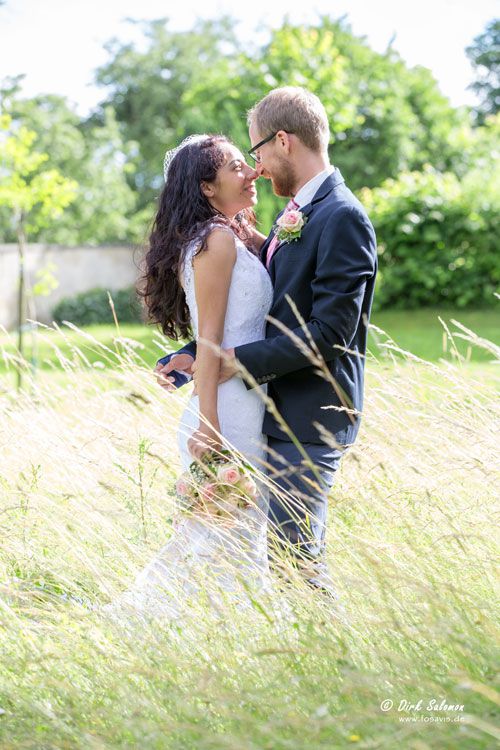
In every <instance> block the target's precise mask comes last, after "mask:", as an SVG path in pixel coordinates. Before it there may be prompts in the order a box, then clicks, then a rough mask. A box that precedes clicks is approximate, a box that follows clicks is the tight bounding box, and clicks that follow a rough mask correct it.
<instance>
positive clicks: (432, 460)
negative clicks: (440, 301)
mask: <svg viewBox="0 0 500 750" xmlns="http://www.w3.org/2000/svg"><path fill="white" fill-rule="evenodd" d="M453 317H458V320H461V317H460V316H453ZM454 330H455V331H456V332H460V329H458V328H455V329H454ZM66 333H67V332H64V333H63V334H49V336H59V337H61V336H63V335H64V336H66ZM462 333H463V335H465V336H466V337H467V338H468V339H469V340H468V342H465V345H466V347H467V346H471V348H476V347H480V346H481V342H475V343H473V336H472V335H470V334H466V333H464V332H463V331H462ZM121 335H122V337H121V338H119V337H117V335H116V332H115V334H114V336H113V335H112V334H109V337H108V338H105V343H104V346H103V345H102V342H101V343H99V341H98V340H97V338H92V334H89V332H88V331H87V332H85V333H77V332H75V333H72V334H71V335H70V336H68V337H67V339H66V340H65V341H63V342H62V343H61V339H59V343H58V347H59V354H57V352H56V356H58V357H59V360H58V362H57V366H55V367H52V368H48V369H47V370H46V371H45V372H43V373H41V374H38V375H37V377H36V378H35V379H31V377H32V376H31V374H30V371H29V368H27V369H26V375H25V388H24V390H23V391H21V392H16V391H15V390H14V389H13V388H12V383H13V377H12V378H10V376H9V374H8V373H7V374H6V375H4V376H3V383H4V390H3V393H2V395H1V396H0V417H1V422H0V439H1V443H2V467H1V469H0V487H1V498H2V499H1V505H0V525H1V530H2V550H1V553H0V568H1V570H2V575H1V579H0V580H1V584H0V585H1V594H0V628H1V631H2V632H1V637H2V647H3V654H2V660H1V664H0V708H1V709H2V711H3V712H4V713H2V714H1V715H0V746H1V747H2V748H4V747H5V748H17V747H26V748H36V749H37V750H39V749H40V748H56V747H57V748H111V747H112V748H115V747H116V748H133V747H143V748H147V749H148V750H149V748H155V749H156V748H158V750H163V748H186V749H187V748H189V749H190V748H194V749H196V750H198V749H204V748H210V749H213V750H219V749H221V748H238V750H239V749H240V748H242V749H247V748H248V749H249V750H254V749H255V750H257V748H258V749H259V750H260V749H261V748H269V750H281V749H283V750H285V749H287V750H288V749H289V748H293V750H303V749H304V750H316V749H319V748H325V750H326V749H328V750H331V749H332V748H344V747H351V746H352V747H360V748H361V747H363V748H384V750H385V748H393V747H394V748H396V747H397V748H413V749H414V750H421V749H423V748H436V749H437V748H439V750H441V749H442V748H450V750H451V748H464V749H465V750H469V748H481V749H482V748H484V749H485V750H486V749H487V748H490V747H493V746H494V744H495V737H496V736H497V735H495V732H496V731H497V730H496V729H495V728H494V709H495V705H497V704H498V697H497V696H496V694H495V692H494V668H493V665H494V663H495V659H494V653H495V636H496V635H497V633H496V622H497V619H498V609H497V608H496V602H495V599H494V593H493V592H494V585H495V562H496V555H497V553H496V544H495V537H494V534H493V530H494V527H493V512H494V505H495V501H496V496H497V494H498V493H497V489H496V488H497V486H498V460H497V458H498V452H497V451H498V436H497V434H496V431H497V426H498V414H497V410H496V390H495V386H497V385H498V380H497V378H498V376H497V374H496V373H497V365H495V364H485V363H483V364H481V362H476V364H472V365H471V364H468V363H467V362H466V361H463V360H462V359H461V357H460V355H459V354H456V355H454V356H450V357H449V358H448V361H445V360H443V361H441V362H436V361H434V362H425V361H420V360H419V359H416V358H414V357H412V356H411V355H404V354H402V353H401V351H399V350H398V348H397V345H396V344H394V343H391V340H390V339H389V340H388V339H387V337H386V336H385V335H384V334H383V333H381V332H377V331H376V330H374V332H373V337H372V350H373V351H376V352H377V359H375V357H374V355H373V354H371V355H370V356H369V358H368V362H367V384H366V403H365V415H364V421H363V427H362V430H361V432H360V435H359V438H358V441H357V442H356V444H355V446H354V448H353V449H352V450H351V451H350V452H349V453H348V454H347V455H346V456H345V458H344V460H343V464H342V466H341V469H340V471H339V476H338V480H337V483H336V486H335V488H334V490H333V492H332V496H331V503H330V518H329V533H328V555H329V561H330V566H331V569H332V570H333V572H334V574H335V577H336V582H337V586H338V589H339V591H340V593H341V596H342V598H343V601H344V604H345V607H346V610H347V616H348V624H343V623H342V622H340V621H339V620H338V619H337V618H336V617H335V616H334V612H333V610H332V609H331V607H330V606H329V605H328V604H326V603H325V602H324V601H323V600H321V599H320V598H318V597H317V596H315V595H314V594H313V593H312V591H311V590H310V589H308V588H306V587H304V586H299V585H297V587H296V588H295V589H291V590H290V591H289V593H288V597H289V601H290V605H291V608H292V611H291V613H290V615H289V616H288V617H287V619H285V621H281V620H280V621H278V622H276V621H275V618H274V614H273V611H272V608H271V607H268V605H267V603H266V602H259V601H256V603H255V606H254V608H253V609H251V610H250V611H248V612H246V613H243V612H241V611H240V610H237V609H235V608H234V607H233V606H232V604H231V602H229V601H228V602H227V603H226V604H225V605H224V606H223V609H222V612H221V613H219V615H218V616H216V615H214V614H213V613H211V612H210V610H208V609H207V608H206V607H204V606H203V603H200V604H199V606H197V607H195V608H194V610H193V617H192V618H191V619H190V620H189V621H188V622H187V623H184V624H182V625H171V624H170V623H168V622H163V623H162V622H160V623H155V624H154V625H147V624H145V625H142V626H137V625H134V624H133V623H130V626H129V627H127V628H123V627H121V626H119V625H117V624H113V622H112V621H109V620H108V619H107V618H106V617H104V616H103V615H102V614H100V613H99V611H98V610H96V611H94V610H92V607H99V606H100V605H102V604H105V603H107V602H109V601H112V600H113V599H114V598H115V597H116V596H117V595H118V594H119V593H120V592H121V591H123V590H124V589H126V588H127V586H129V585H130V583H131V581H132V580H133V578H134V576H135V574H136V573H137V571H139V570H140V569H141V568H142V566H143V565H144V564H145V563H146V562H147V561H148V560H149V559H150V558H151V556H152V555H154V553H155V552H156V551H157V550H158V549H159V548H160V547H161V546H162V544H163V543H164V542H165V540H166V538H167V537H168V535H169V534H170V533H171V530H172V529H171V520H172V509H173V496H172V484H173V480H174V478H175V476H176V475H177V473H178V472H179V469H180V467H179V459H178V455H177V445H176V438H175V430H176V424H177V420H178V417H179V414H180V412H181V410H182V408H183V404H184V402H185V400H186V398H187V397H188V395H189V389H185V392H184V393H182V392H180V393H179V394H176V396H169V395H167V394H165V393H164V392H163V391H161V390H160V389H159V388H158V386H157V385H156V384H155V382H154V379H153V378H152V376H151V372H150V365H151V362H152V361H154V358H155V357H156V356H157V351H159V350H161V347H160V344H162V342H160V343H159V344H158V345H153V346H152V347H151V345H150V343H149V342H145V345H146V346H147V347H148V350H147V351H145V350H142V349H141V347H140V346H137V344H135V343H134V342H133V341H128V340H127V338H129V337H130V331H127V329H125V328H123V329H122V330H121ZM73 336H74V337H75V338H74V339H73V338H72V337H73ZM89 336H90V338H89ZM106 336H108V334H106ZM53 340H54V339H53ZM457 340H458V339H457ZM84 341H85V342H86V343H85V347H87V348H85V349H84V347H83V342H84ZM75 343H76V345H77V347H78V348H79V349H80V352H81V353H79V352H78V351H77V349H76V348H75ZM162 345H163V344H162ZM460 345H462V342H460ZM49 346H51V345H50V344H49ZM447 348H448V352H449V351H450V350H452V349H453V341H452V340H448V345H447ZM482 348H483V351H484V352H485V355H484V356H485V357H486V358H487V359H489V360H490V361H491V362H493V361H495V360H497V361H498V352H496V350H495V348H494V347H493V346H491V345H490V346H489V349H488V348H487V345H485V344H483V345H482ZM89 351H93V353H94V354H95V357H96V358H95V360H93V359H91V356H90V354H89ZM94 354H92V356H94ZM11 355H12V350H10V351H9V352H7V353H5V363H6V368H8V370H9V371H10V375H11V376H13V368H14V361H13V360H12V358H11ZM144 355H145V356H144ZM96 362H98V363H99V362H100V363H102V365H101V364H97V366H96V364H95V363H96ZM141 502H142V503H143V505H144V507H143V508H141ZM144 510H145V512H143V511H144ZM386 699H390V700H392V701H394V707H393V708H392V710H389V711H387V712H384V711H382V710H381V708H380V705H381V702H382V701H383V700H386ZM420 699H422V700H423V705H424V710H421V711H417V712H415V711H413V712H409V713H405V712H399V711H398V710H397V707H398V705H399V704H400V702H401V701H403V700H408V701H409V702H411V703H417V702H418V701H419V700H420ZM432 699H435V700H436V701H437V702H438V703H440V702H441V700H442V699H445V700H446V702H447V703H448V704H463V705H464V710H463V712H451V713H449V714H447V713H446V712H445V711H440V712H431V711H426V710H425V707H426V706H427V704H428V702H429V701H430V700H432ZM402 716H410V717H415V716H422V717H427V721H425V719H422V720H421V721H420V720H419V721H415V722H412V721H410V722H409V723H403V722H400V721H399V718H400V717H402ZM447 716H448V718H451V719H452V720H454V719H456V718H457V717H459V718H461V719H462V720H461V721H460V722H458V721H455V722H453V721H448V722H446V721H445V719H446V717H447ZM437 717H440V718H441V720H442V721H441V722H440V723H438V722H437ZM430 718H432V719H433V721H432V723H431V722H430Z"/></svg>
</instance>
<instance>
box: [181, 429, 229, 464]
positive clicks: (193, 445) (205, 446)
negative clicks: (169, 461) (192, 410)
mask: <svg viewBox="0 0 500 750" xmlns="http://www.w3.org/2000/svg"><path fill="white" fill-rule="evenodd" d="M187 447H188V451H189V453H190V454H191V455H192V456H193V458H197V459H198V460H201V459H202V458H203V456H204V455H205V453H208V452H209V451H220V450H221V448H222V443H221V441H220V437H219V434H218V431H217V430H214V429H213V428H212V427H209V426H208V425H204V424H202V425H200V427H199V428H198V429H197V430H196V431H195V432H193V434H192V435H191V437H190V438H189V440H188V444H187Z"/></svg>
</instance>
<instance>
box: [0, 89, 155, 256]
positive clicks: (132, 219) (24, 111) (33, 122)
mask: <svg viewBox="0 0 500 750" xmlns="http://www.w3.org/2000/svg"><path fill="white" fill-rule="evenodd" d="M20 78H21V77H19V78H17V79H11V80H10V81H5V82H4V85H3V87H2V88H1V89H0V98H1V103H2V109H3V111H4V112H7V113H8V114H9V115H10V117H11V118H12V120H13V122H14V123H16V124H17V125H19V126H20V125H23V126H25V127H28V128H29V129H30V130H32V131H33V132H35V133H36V135H37V147H38V148H39V149H40V150H41V151H43V152H44V153H45V154H46V155H47V166H51V167H53V168H54V169H57V170H59V171H60V172H61V173H62V174H65V175H68V176H71V177H72V178H73V179H74V180H75V181H76V182H77V183H78V193H77V195H76V197H75V200H74V201H73V202H72V204H71V205H70V206H69V208H68V210H67V211H65V212H64V214H63V215H62V216H60V218H59V220H58V221H57V223H56V224H52V225H51V226H50V227H46V226H43V225H41V226H40V227H39V228H38V230H37V231H36V232H35V234H33V236H32V239H33V240H35V239H36V240H37V241H40V242H50V243H54V244H60V245H76V244H94V245H95V244H101V243H110V242H117V241H118V242H119V241H132V242H134V241H141V240H142V239H143V236H144V231H145V230H144V226H143V225H141V222H140V218H141V217H139V216H137V207H136V203H137V201H136V194H135V192H134V190H133V189H132V188H131V187H130V185H129V184H128V181H127V175H128V174H129V173H130V172H131V171H133V169H134V165H133V158H134V155H135V153H136V150H137V149H136V146H135V144H133V143H130V142H129V143H125V142H124V141H123V139H122V137H121V132H120V127H119V125H118V123H117V121H116V118H115V116H114V112H113V110H112V109H111V108H105V109H104V110H103V112H102V118H101V122H99V123H94V122H92V123H87V122H85V121H84V122H82V120H81V119H80V117H79V116H78V115H77V114H76V113H75V112H74V111H73V109H72V108H71V107H70V106H69V104H68V103H67V101H66V99H65V98H64V97H60V96H55V95H50V94H49V95H43V96H36V97H33V98H30V99H26V98H21V97H20V93H19V84H20ZM2 223H3V226H4V227H5V228H4V229H3V232H2V234H3V237H2V239H3V240H4V241H15V237H14V236H13V234H12V228H11V229H10V231H9V229H8V226H9V225H8V223H6V222H2Z"/></svg>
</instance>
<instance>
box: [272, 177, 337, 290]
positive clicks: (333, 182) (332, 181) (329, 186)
mask: <svg viewBox="0 0 500 750" xmlns="http://www.w3.org/2000/svg"><path fill="white" fill-rule="evenodd" d="M343 182H344V178H343V177H342V175H341V174H340V170H339V169H337V168H335V171H334V172H332V173H331V175H328V177H326V178H325V180H324V181H323V182H322V183H321V185H320V186H319V188H318V190H317V191H316V193H315V195H314V197H313V199H312V201H311V202H310V203H308V204H307V205H306V206H304V207H303V208H301V209H299V210H300V212H301V213H302V215H303V216H304V217H309V215H310V214H311V213H312V211H313V210H314V207H315V205H316V204H317V203H319V202H320V201H322V200H323V199H324V198H326V196H327V195H329V194H330V193H331V192H332V190H333V189H334V188H336V187H338V186H339V185H342V184H343ZM283 212H284V210H283V211H282V212H281V213H280V214H278V216H277V217H276V219H278V218H279V217H280V216H281V214H282V213H283ZM306 226H307V225H306ZM304 228H305V227H304ZM271 235H272V236H271ZM271 235H270V236H269V237H268V238H267V240H266V243H265V244H266V252H267V247H269V242H270V241H271V239H272V237H273V236H274V233H271ZM283 245H288V242H286V241H285V240H284V241H283V242H279V243H278V245H277V246H276V249H275V251H274V253H273V257H272V260H271V267H272V265H273V260H274V259H275V257H276V255H277V253H278V251H279V250H281V248H282V247H283ZM263 262H264V264H265V255H264V261H263ZM269 270H271V268H270V269H269ZM273 281H274V274H273Z"/></svg>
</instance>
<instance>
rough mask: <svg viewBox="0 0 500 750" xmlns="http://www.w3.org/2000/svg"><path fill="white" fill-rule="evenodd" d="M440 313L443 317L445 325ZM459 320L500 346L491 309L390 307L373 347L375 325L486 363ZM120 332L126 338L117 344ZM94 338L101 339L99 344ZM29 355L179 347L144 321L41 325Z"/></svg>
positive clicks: (46, 358)
mask: <svg viewBox="0 0 500 750" xmlns="http://www.w3.org/2000/svg"><path fill="white" fill-rule="evenodd" d="M439 318H441V319H442V320H443V322H444V323H445V325H446V327H447V329H448V331H446V330H445V328H444V326H443V324H442V323H441V322H440V320H439ZM453 320H455V321H458V322H459V323H460V324H461V325H463V326H465V328H467V329H469V330H471V331H473V332H474V334H476V335H477V336H479V337H481V338H483V339H487V340H489V341H491V342H493V343H495V344H497V345H500V325H499V320H498V314H497V313H496V312H494V311H491V310H480V311H465V312H463V311H462V312H456V311H449V310H448V311H446V310H412V311H386V312H379V313H376V314H374V315H373V317H372V321H371V322H372V324H373V326H374V327H373V328H372V330H371V333H370V340H369V347H370V351H371V352H372V353H373V355H374V356H375V357H377V358H380V357H381V356H383V355H384V352H386V349H385V348H384V347H383V346H381V344H382V343H383V342H385V341H386V336H383V335H382V334H380V333H378V332H377V330H376V329H375V326H376V327H377V328H379V329H382V330H383V331H385V333H386V334H387V335H388V336H389V337H390V338H391V339H392V340H393V341H395V342H396V344H397V345H398V346H399V347H400V348H401V349H404V350H407V351H409V352H411V353H413V354H414V355H416V356H417V357H420V358H422V359H425V360H428V361H431V362H436V361H438V360H439V359H441V358H443V359H445V360H450V361H453V360H454V359H456V352H458V353H459V354H460V356H461V357H463V358H464V360H465V361H471V362H488V361H490V360H491V359H492V354H491V353H490V352H489V351H487V350H486V349H484V348H482V347H481V346H477V345H474V343H473V342H472V341H471V340H470V339H469V340H467V341H464V340H463V339H462V338H461V336H462V335H463V330H461V329H460V328H459V327H458V326H457V325H455V324H454V323H452V321H453ZM117 337H122V338H123V339H124V340H125V341H124V342H123V345H120V342H119V341H118V343H117ZM96 342H98V343H97V344H96ZM26 346H27V350H26V354H27V358H28V359H30V360H31V361H32V362H33V363H35V364H36V368H39V369H42V370H53V369H54V368H55V369H60V368H61V367H63V366H64V364H65V363H66V364H71V363H72V362H75V360H79V361H87V362H88V363H89V364H94V363H96V362H97V363H102V364H103V365H104V366H113V365H114V364H116V363H117V361H119V359H120V357H121V355H122V353H123V351H124V347H125V348H128V349H130V348H131V347H133V348H134V351H135V352H136V355H137V356H138V357H140V359H142V360H143V361H144V363H145V364H146V365H147V366H151V367H152V366H153V365H154V363H155V362H156V360H157V359H158V357H160V356H162V354H163V353H164V351H166V350H167V349H171V348H172V347H174V348H177V346H178V344H176V343H175V342H169V341H167V340H166V339H165V338H164V337H163V336H162V335H161V334H160V333H158V332H157V330H156V329H154V328H152V327H150V326H146V325H122V326H120V331H119V333H118V332H117V330H116V328H115V326H112V325H109V326H107V325H103V326H89V327H88V328H85V329H84V331H79V330H76V331H75V330H71V329H70V328H68V327H66V326H63V327H62V328H61V332H58V331H54V330H52V329H47V328H41V329H39V332H38V334H37V335H36V337H35V338H34V336H33V334H32V333H27V334H26ZM15 351H16V346H15V337H14V336H13V335H10V336H9V335H7V334H4V335H0V353H2V352H3V358H0V374H1V373H6V372H7V371H8V370H10V371H11V373H12V364H11V365H10V366H9V356H14V355H15Z"/></svg>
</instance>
